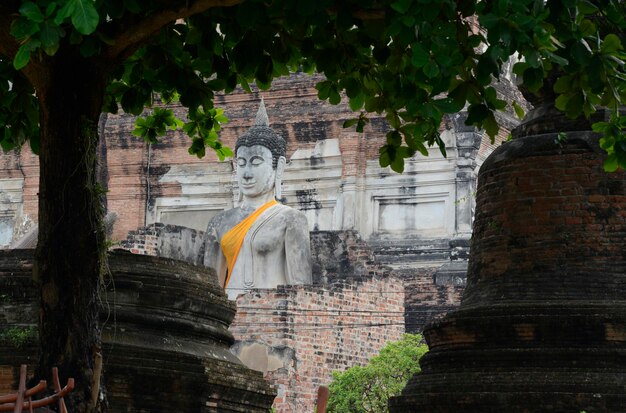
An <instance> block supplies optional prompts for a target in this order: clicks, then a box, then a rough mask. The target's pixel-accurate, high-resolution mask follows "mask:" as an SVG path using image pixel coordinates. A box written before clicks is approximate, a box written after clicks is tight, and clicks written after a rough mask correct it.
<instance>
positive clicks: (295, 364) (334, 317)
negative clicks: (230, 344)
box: [230, 277, 404, 413]
mask: <svg viewBox="0 0 626 413" xmlns="http://www.w3.org/2000/svg"><path fill="white" fill-rule="evenodd" d="M403 317H404V286H403V284H402V282H401V281H400V280H399V279H397V278H395V277H387V278H377V277H364V278H362V279H360V280H354V279H353V280H337V281H334V282H333V283H331V284H329V285H326V286H315V285H309V286H291V287H279V288H278V289H276V290H254V291H251V292H249V293H247V294H244V295H241V296H239V297H238V299H237V315H236V316H235V320H234V321H233V323H232V324H231V327H230V330H231V331H232V332H233V334H234V336H235V339H237V340H240V341H246V342H250V341H255V342H258V343H262V344H263V345H265V346H267V347H269V348H271V349H285V348H286V349H290V350H291V351H289V352H286V353H287V356H283V360H282V365H281V366H280V367H278V368H276V369H275V370H273V371H268V372H266V374H265V378H266V379H267V380H268V381H269V382H270V383H271V384H273V385H274V386H276V389H277V392H278V396H277V398H276V399H275V401H274V407H275V408H276V410H277V411H278V412H284V413H291V412H294V413H296V412H298V413H299V412H312V411H314V406H315V403H316V397H317V389H318V387H319V386H320V385H326V384H328V383H329V382H330V381H331V377H332V372H333V371H336V370H338V371H343V370H345V369H347V368H348V367H351V366H354V365H364V364H366V363H367V361H368V360H369V359H370V358H372V357H373V356H375V355H376V354H378V352H379V351H380V349H381V348H382V347H383V346H384V345H385V343H387V342H389V341H396V340H399V339H400V337H401V335H402V333H403V332H404V319H403ZM284 353H285V352H284V350H283V354H284Z"/></svg>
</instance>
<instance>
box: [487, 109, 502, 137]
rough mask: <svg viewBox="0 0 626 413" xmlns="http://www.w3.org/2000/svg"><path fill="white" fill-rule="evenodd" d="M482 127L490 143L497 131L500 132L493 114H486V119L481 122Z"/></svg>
mask: <svg viewBox="0 0 626 413" xmlns="http://www.w3.org/2000/svg"><path fill="white" fill-rule="evenodd" d="M483 127H484V128H485V132H487V135H489V137H490V138H491V143H493V142H494V141H495V137H496V135H497V134H498V131H499V130H500V126H499V125H498V122H496V118H495V117H494V115H493V112H489V113H488V114H487V118H486V119H485V120H484V121H483Z"/></svg>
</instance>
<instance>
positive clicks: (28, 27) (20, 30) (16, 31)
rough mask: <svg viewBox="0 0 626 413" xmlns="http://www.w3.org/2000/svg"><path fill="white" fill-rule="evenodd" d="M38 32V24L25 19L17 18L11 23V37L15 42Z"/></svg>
mask: <svg viewBox="0 0 626 413" xmlns="http://www.w3.org/2000/svg"><path fill="white" fill-rule="evenodd" d="M38 30H39V23H35V22H34V21H32V20H28V19H25V18H17V19H15V20H13V23H11V36H13V37H15V38H16V39H17V40H22V39H26V38H28V37H29V36H31V35H33V34H35V33H37V31H38Z"/></svg>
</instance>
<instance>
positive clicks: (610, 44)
mask: <svg viewBox="0 0 626 413" xmlns="http://www.w3.org/2000/svg"><path fill="white" fill-rule="evenodd" d="M600 50H601V51H602V53H603V54H610V53H615V52H617V51H618V50H622V43H621V42H620V40H619V37H617V35H615V34H613V33H611V34H607V35H606V37H605V38H604V41H603V42H602V46H601V47H600Z"/></svg>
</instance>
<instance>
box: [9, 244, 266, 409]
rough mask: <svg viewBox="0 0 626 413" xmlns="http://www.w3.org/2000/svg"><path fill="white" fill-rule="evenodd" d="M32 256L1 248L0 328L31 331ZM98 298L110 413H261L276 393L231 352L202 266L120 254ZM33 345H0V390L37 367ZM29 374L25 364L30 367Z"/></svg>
mask: <svg viewBox="0 0 626 413" xmlns="http://www.w3.org/2000/svg"><path fill="white" fill-rule="evenodd" d="M32 262H33V251H32V250H11V251H0V293H1V297H2V301H1V302H0V323H1V326H0V329H1V330H2V331H3V332H6V331H8V330H9V329H10V328H15V327H18V328H22V329H30V330H31V331H34V330H33V329H34V328H35V325H36V314H37V308H36V305H35V304H34V303H35V302H36V293H35V290H34V288H33V286H32V281H31V271H32ZM109 268H110V279H108V283H107V284H108V287H107V291H106V294H105V295H104V296H103V297H102V301H103V303H104V305H103V310H102V338H103V343H104V359H105V362H104V363H105V364H104V365H105V380H106V383H107V390H108V397H109V403H110V411H113V412H137V413H138V412H173V411H177V412H199V413H209V412H242V413H243V412H259V413H260V412H263V413H266V412H267V411H268V410H269V408H270V406H271V404H272V401H273V400H274V397H275V391H274V390H272V389H270V387H269V386H268V384H267V383H266V382H265V381H264V380H263V377H262V375H261V373H258V372H256V371H253V370H250V369H248V368H247V367H245V366H243V365H242V364H241V362H240V361H239V360H238V359H237V358H236V357H235V356H234V355H233V354H232V353H231V352H230V350H229V348H230V346H231V345H232V344H233V342H234V339H233V336H232V334H231V333H230V332H229V331H228V326H229V325H230V323H231V321H232V320H233V317H234V315H235V306H234V303H232V302H230V301H229V300H228V299H227V298H226V296H225V294H224V292H223V290H222V289H221V288H220V287H219V286H218V284H217V281H216V278H215V275H214V273H213V272H212V271H211V270H209V269H208V268H205V267H202V266H194V265H190V264H187V263H184V262H180V261H175V260H171V259H165V258H159V257H151V256H141V255H135V254H130V253H128V252H124V251H118V252H114V253H112V254H111V255H110V259H109ZM33 343H34V340H31V341H27V342H25V343H13V344H11V343H3V345H2V346H0V373H2V374H0V388H1V389H3V390H8V389H10V388H11V387H14V386H15V385H16V384H17V375H18V370H19V369H18V366H19V365H20V364H21V363H26V364H29V365H31V366H32V365H33V364H34V363H35V362H36V359H37V356H36V352H37V350H36V348H35V346H34V345H33ZM29 370H30V371H33V369H32V367H31V368H30V369H29Z"/></svg>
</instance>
